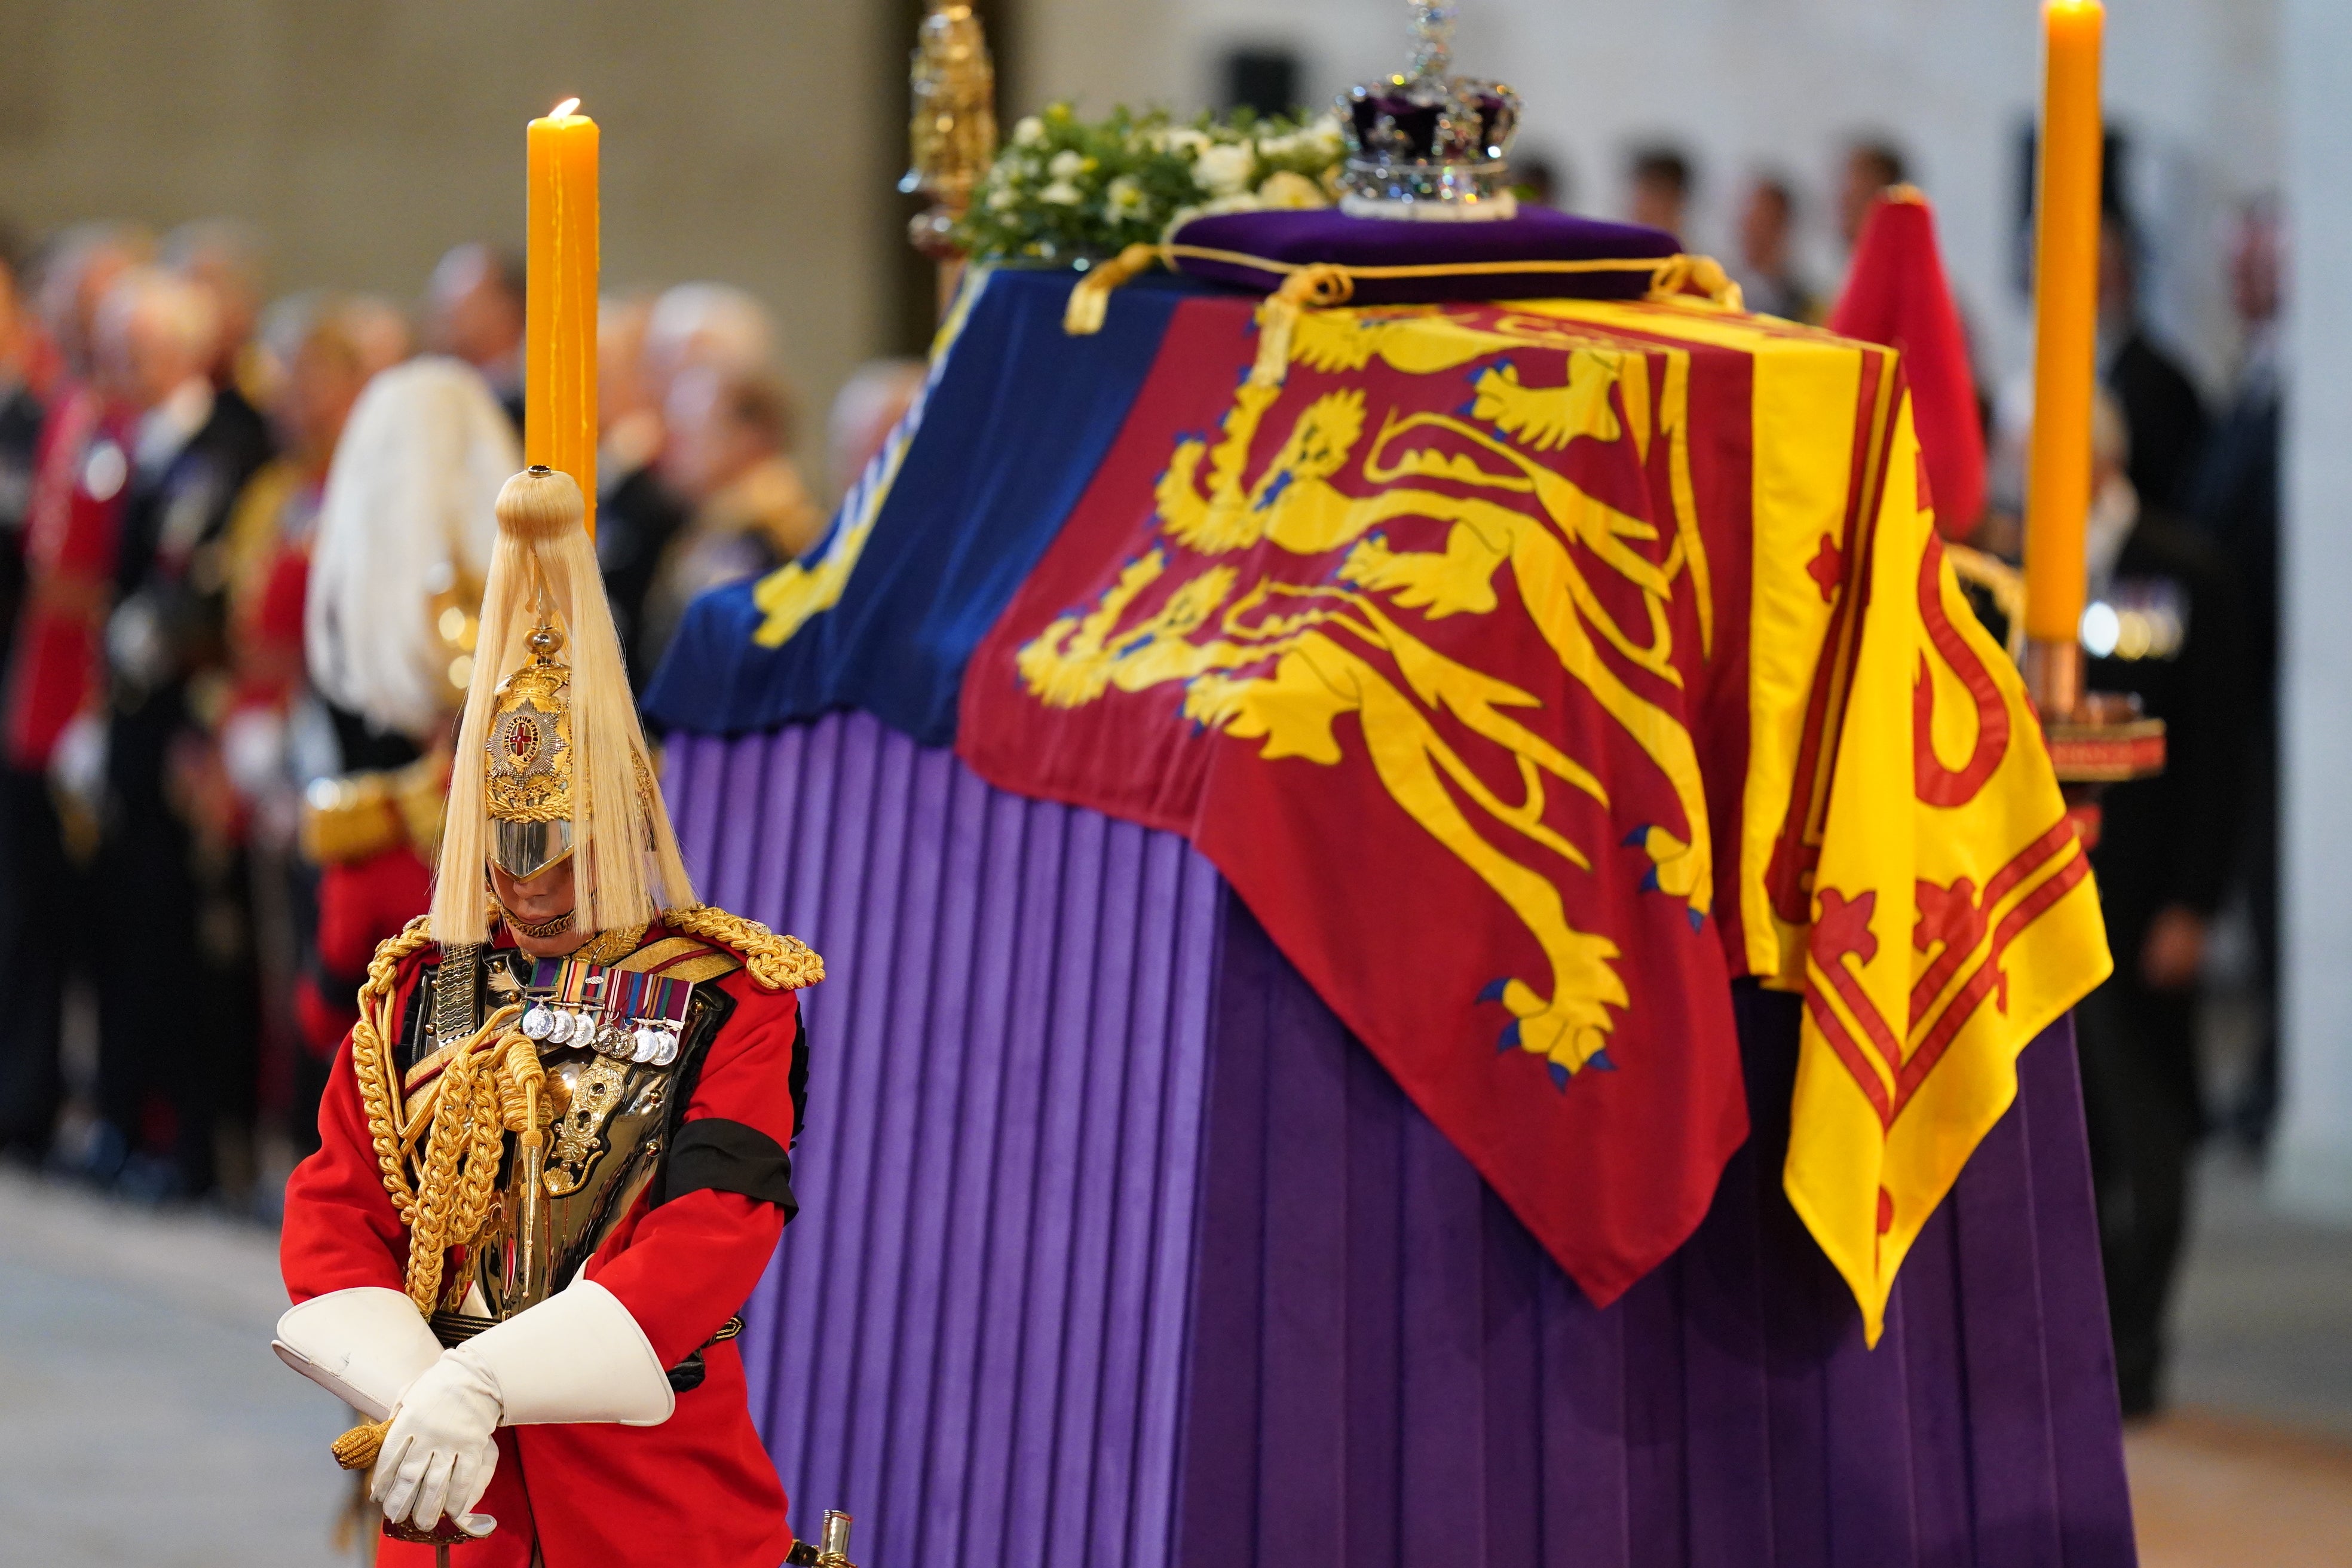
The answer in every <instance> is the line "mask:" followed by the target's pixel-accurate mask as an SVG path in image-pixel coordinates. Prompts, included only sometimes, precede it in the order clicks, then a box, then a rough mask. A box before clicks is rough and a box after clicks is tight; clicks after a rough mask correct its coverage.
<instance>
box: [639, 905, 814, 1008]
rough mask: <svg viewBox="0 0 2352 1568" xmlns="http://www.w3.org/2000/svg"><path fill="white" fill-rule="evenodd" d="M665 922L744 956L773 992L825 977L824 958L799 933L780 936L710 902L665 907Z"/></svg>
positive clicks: (758, 979) (682, 933)
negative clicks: (677, 907) (680, 907)
mask: <svg viewBox="0 0 2352 1568" xmlns="http://www.w3.org/2000/svg"><path fill="white" fill-rule="evenodd" d="M662 924H664V925H666V926H667V927H668V928H669V929H670V930H672V931H676V932H677V933H678V934H679V935H680V936H694V937H700V938H701V939H702V940H703V941H705V942H717V943H718V944H719V946H721V947H724V948H729V949H731V950H732V951H734V952H737V953H739V954H740V955H741V957H742V960H743V967H744V968H745V969H747V970H749V971H751V978H752V980H753V981H755V982H757V983H758V984H760V985H761V986H762V987H763V988H765V989H767V990H770V991H798V990H801V989H803V987H806V986H810V985H814V984H816V983H817V982H818V981H820V980H822V979H824V959H822V958H819V957H818V956H817V955H816V954H815V953H814V952H811V951H810V950H809V947H808V944H807V943H805V942H803V941H801V939H800V938H798V937H796V936H778V935H777V934H776V933H775V932H774V931H770V930H769V929H768V928H767V927H766V926H763V925H761V923H760V922H759V921H747V920H745V919H744V918H743V917H742V916H741V915H730V914H729V913H728V912H727V911H726V910H721V909H714V908H712V907H711V906H710V905H709V904H697V905H695V906H694V907H693V908H692V909H685V910H663V911H662Z"/></svg>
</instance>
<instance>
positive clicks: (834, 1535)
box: [784, 1508, 857, 1568]
mask: <svg viewBox="0 0 2352 1568" xmlns="http://www.w3.org/2000/svg"><path fill="white" fill-rule="evenodd" d="M784 1561H785V1563H788V1564H790V1565H791V1568H857V1564H856V1563H852V1562H851V1561H850V1560H849V1515H847V1514H845V1513H844V1512H842V1511H841V1510H839V1509H837V1508H829V1509H826V1510H824V1530H823V1531H821V1532H820V1533H819V1534H818V1536H817V1539H816V1540H815V1541H814V1542H806V1541H795V1542H793V1549H792V1550H791V1551H790V1552H786V1553H785V1554H784Z"/></svg>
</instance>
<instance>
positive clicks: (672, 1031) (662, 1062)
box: [654, 1024, 677, 1068]
mask: <svg viewBox="0 0 2352 1568" xmlns="http://www.w3.org/2000/svg"><path fill="white" fill-rule="evenodd" d="M676 1060H677V1025H676V1024H664V1025H663V1026H662V1028H661V1049H660V1050H658V1051H656V1052H655V1053H654V1065H655V1066H656V1067H665V1068H666V1067H667V1066H669V1064H670V1063H672V1062H674V1061H676Z"/></svg>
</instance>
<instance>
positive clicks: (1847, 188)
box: [1837, 138, 1910, 255]
mask: <svg viewBox="0 0 2352 1568" xmlns="http://www.w3.org/2000/svg"><path fill="white" fill-rule="evenodd" d="M1909 179H1910V175H1909V174H1908V173H1907V172H1906V167H1905V162H1904V157H1903V154H1902V153H1900V152H1899V151H1897V150H1896V149H1895V145H1894V143H1892V142H1884V141H1879V140H1877V139H1875V138H1865V139H1864V140H1862V141H1858V142H1853V144H1852V145H1850V146H1849V147H1847V149H1846V153H1845V163H1844V165H1843V168H1842V169H1841V170H1840V171H1839V175H1838V204H1837V216H1838V237H1839V239H1840V240H1842V241H1843V242H1844V245H1845V248H1846V251H1847V253H1848V254H1849V255H1851V254H1852V253H1853V247H1855V245H1857V244H1859V243H1860V242H1861V239H1862V226H1863V225H1864V223H1865V222H1867V221H1868V220H1869V217H1870V207H1871V204H1872V203H1873V202H1875V201H1876V200H1878V197H1879V194H1880V193H1881V192H1883V191H1885V189H1886V187H1887V186H1889V185H1900V184H1906V183H1908V181H1909Z"/></svg>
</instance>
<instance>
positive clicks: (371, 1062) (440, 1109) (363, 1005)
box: [332, 915, 549, 1470]
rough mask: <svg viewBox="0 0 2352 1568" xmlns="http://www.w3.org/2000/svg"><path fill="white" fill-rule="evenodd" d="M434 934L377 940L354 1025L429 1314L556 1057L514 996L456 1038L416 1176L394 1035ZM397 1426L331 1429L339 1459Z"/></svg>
mask: <svg viewBox="0 0 2352 1568" xmlns="http://www.w3.org/2000/svg"><path fill="white" fill-rule="evenodd" d="M432 940H433V931H432V926H431V924H430V922H429V921H428V920H427V918H426V917H425V916H423V915H419V916H418V917H417V918H416V919H415V920H413V921H409V922H408V925H407V926H406V927H405V928H404V930H403V931H401V932H400V934H399V935H398V936H395V937H393V938H391V939H389V940H388V941H386V942H384V943H383V946H381V947H379V948H377V949H376V952H375V957H374V959H373V961H372V962H370V963H369V964H368V977H367V984H364V985H362V987H361V988H360V1016H359V1022H358V1023H356V1024H354V1025H353V1026H352V1072H353V1073H354V1075H355V1076H356V1077H357V1078H358V1079H359V1086H360V1103H361V1105H362V1108H363V1109H364V1110H365V1111H366V1113H367V1123H368V1140H369V1142H371V1143H372V1144H373V1145H374V1148H375V1157H376V1167H377V1170H378V1172H379V1173H381V1175H382V1177H383V1190H384V1191H385V1192H386V1193H387V1194H390V1195H391V1198H392V1205H393V1207H394V1210H396V1211H397V1212H398V1213H399V1215H400V1218H401V1222H402V1223H403V1224H404V1225H405V1226H408V1266H407V1269H406V1280H405V1283H406V1287H407V1294H408V1299H409V1300H410V1301H411V1302H412V1303H414V1304H415V1308H416V1310H417V1311H418V1313H420V1314H421V1315H423V1316H425V1317H427V1318H430V1317H431V1316H432V1315H433V1302H434V1299H435V1298H436V1297H437V1296H438V1295H439V1294H440V1293H441V1275H442V1270H443V1268H445V1267H446V1261H447V1253H448V1249H449V1248H450V1247H460V1246H464V1245H465V1244H467V1243H468V1242H471V1241H472V1240H473V1239H474V1238H475V1237H478V1236H479V1235H480V1234H481V1230H482V1224H483V1221H484V1220H485V1219H486V1218H487V1217H488V1213H489V1206H490V1199H491V1196H492V1194H493V1191H494V1188H495V1184H496V1182H497V1179H498V1171H499V1160H500V1157H501V1156H502V1155H503V1153H504V1152H505V1150H504V1135H505V1134H506V1133H509V1132H517V1133H520V1134H521V1139H522V1143H523V1146H524V1147H525V1148H526V1149H537V1148H540V1147H541V1146H543V1145H544V1143H545V1142H546V1138H547V1134H546V1132H545V1131H544V1129H545V1127H546V1125H547V1122H548V1120H549V1118H548V1107H547V1102H546V1100H545V1099H544V1098H543V1096H542V1094H541V1091H542V1090H543V1089H545V1087H546V1084H547V1069H546V1068H543V1067H542V1066H541V1065H540V1060H539V1049H538V1047H537V1046H536V1045H534V1044H533V1043H532V1041H531V1040H530V1038H529V1037H526V1036H525V1035H524V1034H523V1033H522V1031H521V1030H520V1029H518V1028H516V1027H515V1026H514V1025H515V1022H516V1020H518V1019H519V1018H520V1017H521V1016H522V1008H521V1007H520V1005H518V1004H515V1003H511V1002H509V1003H508V1004H507V1005H504V1006H502V1007H499V1008H498V1009H497V1010H496V1011H494V1012H492V1013H491V1015H490V1016H488V1018H486V1019H485V1020H483V1023H482V1026H481V1027H480V1028H478V1029H477V1030H475V1031H474V1032H473V1033H472V1034H471V1035H469V1036H467V1037H466V1038H464V1039H463V1040H460V1041H458V1042H457V1045H456V1047H455V1048H454V1049H453V1050H451V1052H450V1056H449V1060H448V1065H447V1066H446V1068H443V1069H442V1072H441V1076H440V1077H439V1078H438V1079H436V1080H435V1081H434V1083H433V1085H432V1087H431V1089H429V1090H428V1091H427V1092H429V1093H430V1094H431V1095H432V1096H433V1100H434V1104H433V1121H432V1127H431V1131H428V1132H427V1133H426V1134H425V1145H424V1149H423V1151H422V1152H421V1153H420V1155H419V1156H418V1158H417V1162H416V1183H415V1185H414V1186H411V1185H410V1184H409V1181H408V1176H407V1172H406V1171H405V1169H404V1161H403V1159H402V1153H403V1150H402V1144H401V1134H400V1129H401V1121H402V1112H403V1107H402V1105H401V1099H400V1080H399V1074H398V1073H397V1071H396V1070H395V1069H394V1065H393V1061H392V1053H391V1051H390V1049H389V1048H388V1047H387V1044H386V1042H388V1041H389V1040H390V1039H391V1038H392V1037H393V1034H394V1030H395V1029H396V1028H397V1026H398V1025H397V1020H396V1019H395V1018H394V1016H393V1010H394V994H395V992H396V991H397V989H398V982H399V974H400V965H401V963H403V962H404V960H406V959H407V958H408V957H409V956H410V955H411V954H413V953H415V952H417V951H418V950H419V949H421V948H424V947H425V946H427V945H428V944H430V943H431V942H432ZM390 1427H391V1423H390V1422H389V1421H371V1422H362V1423H361V1424H360V1425H359V1426H354V1427H352V1429H351V1430H350V1431H348V1432H346V1433H344V1434H343V1435H342V1436H340V1437H338V1438H336V1439H335V1441H334V1444H333V1446H332V1447H333V1451H334V1456H335V1461H336V1463H338V1464H340V1465H341V1466H342V1467H343V1468H345V1469H353V1470H357V1469H365V1468H368V1467H369V1466H370V1465H373V1463H375V1460H376V1455H377V1452H378V1450H379V1449H380V1448H381V1447H382V1445H383V1435H384V1433H385V1432H386V1431H387V1430H389V1429H390Z"/></svg>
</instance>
